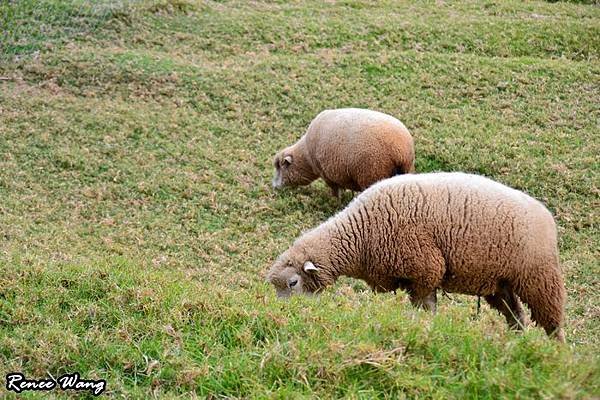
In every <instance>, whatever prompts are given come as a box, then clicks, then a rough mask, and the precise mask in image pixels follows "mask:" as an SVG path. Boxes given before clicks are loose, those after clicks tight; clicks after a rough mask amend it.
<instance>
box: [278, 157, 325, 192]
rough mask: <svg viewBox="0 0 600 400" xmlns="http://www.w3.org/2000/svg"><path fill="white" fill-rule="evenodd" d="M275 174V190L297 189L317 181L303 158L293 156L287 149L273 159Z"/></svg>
mask: <svg viewBox="0 0 600 400" xmlns="http://www.w3.org/2000/svg"><path fill="white" fill-rule="evenodd" d="M273 166H274V167H275V174H274V175H273V188H274V189H281V188H283V187H286V186H287V187H295V186H304V185H308V184H309V183H311V182H312V181H314V180H315V179H316V176H315V174H314V173H313V171H312V168H310V166H308V165H307V164H306V162H304V160H303V159H302V157H300V156H298V155H295V154H292V150H291V149H290V148H287V149H285V150H283V151H281V152H279V153H277V155H276V156H275V158H274V159H273Z"/></svg>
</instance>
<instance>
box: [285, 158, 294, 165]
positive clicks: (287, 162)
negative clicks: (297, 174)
mask: <svg viewBox="0 0 600 400" xmlns="http://www.w3.org/2000/svg"><path fill="white" fill-rule="evenodd" d="M283 163H284V164H287V165H290V164H291V163H292V156H285V157H284V158H283Z"/></svg>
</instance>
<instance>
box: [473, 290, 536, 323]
mask: <svg viewBox="0 0 600 400" xmlns="http://www.w3.org/2000/svg"><path fill="white" fill-rule="evenodd" d="M484 298H485V300H486V301H487V302H488V304H489V305H490V306H491V307H492V308H494V309H496V310H497V311H499V312H500V313H501V314H502V315H504V317H505V318H506V322H507V323H508V326H510V327H511V329H516V330H522V329H523V328H524V327H525V325H527V316H526V314H525V310H523V305H522V304H521V301H520V300H519V298H518V297H517V295H516V294H515V293H514V292H513V291H512V290H511V289H510V288H509V287H506V286H501V287H500V290H499V291H498V292H497V293H495V294H492V295H489V296H484Z"/></svg>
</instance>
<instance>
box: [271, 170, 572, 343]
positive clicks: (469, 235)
mask: <svg viewBox="0 0 600 400" xmlns="http://www.w3.org/2000/svg"><path fill="white" fill-rule="evenodd" d="M307 261H310V262H312V264H313V265H314V266H316V268H317V269H316V270H309V271H308V272H305V271H304V270H303V266H304V265H305V263H306V262H307ZM290 271H292V272H294V273H296V274H297V275H298V276H299V277H300V279H301V282H302V288H301V291H303V292H317V291H319V290H321V289H322V288H324V287H325V286H327V285H330V284H332V283H333V282H334V281H335V280H336V279H337V278H338V277H339V276H340V275H345V276H350V277H353V278H358V279H363V280H365V281H366V282H367V283H368V284H369V285H370V286H371V287H372V288H373V289H374V290H376V291H393V290H396V289H398V288H402V289H405V290H407V291H408V292H409V294H410V297H411V300H412V301H413V303H414V304H417V305H421V306H424V307H426V308H429V309H435V301H436V297H435V296H436V290H437V289H443V290H445V291H447V292H455V293H464V294H471V295H481V296H484V297H485V299H486V300H487V302H488V303H489V304H490V305H491V306H492V307H494V308H495V309H497V310H498V311H499V312H501V313H502V314H503V315H504V316H505V317H506V319H507V322H508V323H509V325H511V326H513V327H515V328H520V327H522V326H523V324H525V320H526V319H525V315H524V312H523V308H522V306H521V303H520V301H519V298H520V299H521V300H522V301H524V302H525V303H526V304H527V305H528V306H529V308H530V309H531V314H532V319H533V320H534V321H535V322H537V323H538V324H540V325H541V326H542V327H543V328H544V329H545V330H546V332H547V333H548V334H555V335H556V337H557V338H558V339H559V340H564V334H563V331H562V325H563V321H564V303H565V288H564V283H563V278H562V274H561V271H560V268H559V264H558V249H557V235H556V226H555V223H554V220H553V217H552V215H551V214H550V212H549V211H548V210H547V209H546V208H545V207H544V205H542V204H541V203H540V202H538V201H537V200H535V199H533V198H531V197H530V196H528V195H526V194H524V193H522V192H520V191H518V190H514V189H511V188H509V187H507V186H504V185H502V184H500V183H497V182H494V181H492V180H490V179H487V178H484V177H481V176H477V175H469V174H463V173H431V174H420V175H402V176H398V177H394V178H390V179H386V180H384V181H382V182H379V183H377V184H376V185H374V186H372V187H371V188H369V189H368V190H366V191H365V192H363V193H362V194H361V195H359V196H358V197H356V198H355V199H354V200H353V201H352V202H351V203H350V204H349V205H348V207H346V209H345V210H343V211H341V212H340V213H338V214H337V215H336V216H334V217H332V218H330V219H329V220H328V221H326V222H325V223H323V224H322V225H320V226H319V227H317V228H315V229H313V230H312V231H309V232H307V233H306V234H304V235H303V236H301V237H300V238H299V239H298V240H296V242H295V243H294V244H293V245H292V247H291V248H290V249H288V250H287V251H286V252H285V253H283V254H282V255H281V256H280V257H279V258H278V260H277V261H276V262H275V264H274V265H273V267H272V268H271V270H270V271H269V274H268V279H269V280H270V281H271V282H272V283H273V284H274V285H275V286H276V287H277V288H278V291H282V292H283V291H285V287H284V285H286V284H287V285H288V286H289V283H288V281H286V279H285V275H286V274H289V273H290ZM295 291H296V292H297V291H298V289H296V290H295Z"/></svg>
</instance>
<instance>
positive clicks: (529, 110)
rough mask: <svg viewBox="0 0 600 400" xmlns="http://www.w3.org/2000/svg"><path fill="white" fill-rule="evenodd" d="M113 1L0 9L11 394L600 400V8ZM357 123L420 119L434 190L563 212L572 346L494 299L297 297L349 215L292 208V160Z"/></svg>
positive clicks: (317, 200)
mask: <svg viewBox="0 0 600 400" xmlns="http://www.w3.org/2000/svg"><path fill="white" fill-rule="evenodd" d="M34 3H35V4H34ZM90 4H91V3H86V2H82V1H77V0H69V1H61V2H56V1H42V2H33V1H32V2H28V1H21V2H18V3H17V5H8V3H6V2H2V3H0V15H2V19H1V20H2V21H3V24H4V25H3V26H2V28H3V31H4V38H3V40H2V42H1V43H2V44H0V46H1V47H0V49H1V50H2V53H1V54H0V76H4V77H9V78H11V79H10V80H3V81H0V233H1V234H2V236H0V238H1V239H0V376H3V375H4V374H5V373H6V372H7V371H12V370H22V371H25V372H27V374H28V375H31V376H37V377H41V376H43V375H44V374H45V373H46V372H50V373H52V374H53V375H55V376H56V374H61V373H63V372H70V371H74V370H76V371H79V372H81V373H82V374H83V375H84V376H87V377H93V376H95V377H103V378H105V379H107V380H108V392H109V393H110V394H112V395H120V394H126V395H127V396H128V397H134V398H135V397H139V398H145V397H146V396H148V395H150V394H155V395H160V396H169V397H174V396H178V395H182V394H184V393H187V392H190V391H193V392H195V393H197V394H199V395H204V396H206V395H209V394H213V395H224V396H241V397H248V396H258V395H265V394H266V395H268V396H272V397H279V398H287V397H289V396H292V395H295V396H314V395H318V396H324V397H330V396H348V397H354V398H369V397H374V396H379V397H385V396H393V397H397V396H403V395H404V396H407V397H414V396H422V397H431V398H449V397H455V398H460V397H465V396H472V397H477V398H492V397H500V396H512V397H521V398H525V397H533V398H538V397H557V396H561V397H566V398H590V397H595V396H600V366H599V364H600V360H599V357H598V353H599V351H600V338H599V336H598V333H597V332H598V330H599V329H600V320H599V319H600V308H599V304H600V294H599V290H598V289H599V286H600V282H599V280H598V279H599V278H598V276H599V272H600V271H599V265H598V257H599V254H598V252H599V250H598V249H599V248H600V232H599V225H598V224H599V210H600V202H599V200H598V199H599V194H600V191H599V181H600V166H599V165H598V164H599V161H598V154H600V139H599V138H598V120H599V118H600V115H599V112H598V99H599V97H600V88H599V87H600V85H599V82H600V62H599V60H598V53H599V51H600V39H599V38H600V28H599V26H600V9H598V8H597V7H595V6H589V5H576V4H569V3H552V4H551V3H541V2H527V3H521V2H518V1H514V2H510V1H509V2H499V3H492V2H489V3H485V4H483V5H482V3H479V2H460V3H446V2H435V3H434V2H431V3H418V4H410V3H402V4H397V3H396V2H390V3H389V4H386V3H374V2H367V1H340V2H337V4H333V3H323V4H322V3H321V2H315V3H312V2H306V1H300V2H293V3H291V4H287V3H286V2H282V3H281V4H271V3H262V2H253V3H251V4H247V3H246V2H240V3H229V2H226V3H216V2H215V3H213V2H205V3H200V2H192V1H185V0H171V1H166V0H162V1H152V2H142V3H138V2H126V3H125V4H123V3H111V2H108V1H102V2H98V3H94V4H95V5H94V6H90ZM342 106H363V107H368V108H374V109H379V110H383V111H386V112H389V113H391V114H393V115H396V116H398V117H399V118H401V119H402V120H403V121H404V122H405V123H406V125H407V126H408V127H409V129H410V130H411V131H412V132H413V134H414V136H415V138H416V145H417V156H418V160H417V168H418V170H420V171H432V170H462V171H471V172H477V173H481V174H484V175H487V176H490V177H493V178H495V179H497V180H499V181H501V182H504V183H506V184H509V185H511V186H514V187H517V188H520V189H523V190H525V191H526V192H528V193H530V194H532V195H533V196H535V197H537V198H539V199H541V200H543V201H544V202H545V203H546V204H548V206H549V207H550V208H551V209H552V211H553V212H554V213H555V215H556V217H557V221H558V224H559V229H560V232H559V233H560V247H561V256H562V265H563V267H564V269H565V272H566V278H567V287H568V292H569V301H568V305H567V327H566V332H567V337H568V341H569V346H566V347H560V346H557V345H555V344H554V343H553V342H551V341H548V340H546V339H545V337H544V335H543V334H542V332H541V330H540V329H535V328H531V329H529V330H528V331H527V332H526V333H525V334H523V335H515V334H514V333H512V332H509V331H507V330H506V328H505V324H504V322H503V321H502V319H501V318H500V317H499V316H498V315H496V314H495V313H493V312H491V311H490V310H489V309H488V308H487V307H486V306H483V307H482V312H481V315H480V316H479V317H474V314H475V300H474V299H473V298H470V297H462V296H455V295H451V299H448V298H445V297H442V298H440V303H441V304H440V311H439V313H438V315H437V316H435V317H432V316H430V315H428V314H426V313H423V312H420V311H417V310H414V309H413V308H411V307H410V306H409V305H408V302H407V299H406V296H405V295H404V294H402V293H399V294H398V295H396V296H392V295H377V296H376V295H373V294H371V293H370V292H368V291H366V290H365V286H364V285H363V284H362V283H360V282H354V281H349V280H343V281H342V282H340V284H339V285H337V286H336V287H335V288H332V289H331V290H330V291H329V292H328V293H326V294H324V295H323V296H320V297H318V298H298V299H293V300H292V301H290V302H287V303H282V302H278V301H275V299H274V297H273V292H272V290H271V289H270V288H269V287H267V286H266V285H264V284H263V282H262V277H261V274H262V272H264V271H265V269H266V268H267V267H268V266H269V264H270V262H271V261H272V260H273V258H274V257H276V255H277V254H278V253H280V252H281V251H283V250H284V249H285V248H286V247H287V246H288V245H289V244H290V243H291V241H292V240H293V239H294V238H295V237H296V236H297V235H298V234H299V233H300V232H301V231H302V230H305V229H307V228H309V227H312V226H314V225H315V224H317V223H319V222H320V221H322V220H324V219H326V218H327V217H328V216H330V215H332V214H333V213H334V212H335V211H336V210H337V209H338V208H339V206H338V204H337V203H336V202H335V201H333V200H332V199H330V198H329V197H328V192H327V190H325V188H324V186H323V184H321V183H317V184H313V185H312V186H311V187H308V188H303V189H300V190H296V191H289V192H284V193H281V194H274V193H272V192H271V190H270V188H269V181H270V175H271V166H270V159H271V156H272V154H274V152H275V151H276V150H277V149H279V148H281V147H283V146H285V145H287V144H289V143H291V142H293V141H294V140H295V139H296V138H298V137H299V135H300V134H301V133H302V132H303V130H304V129H305V128H306V126H307V124H308V122H309V121H310V119H311V118H312V117H313V116H314V115H316V113H318V112H319V111H320V110H322V109H324V108H333V107H342ZM348 199H349V196H347V197H346V200H348ZM1 390H4V389H3V388H2V389H0V393H3V392H1Z"/></svg>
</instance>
